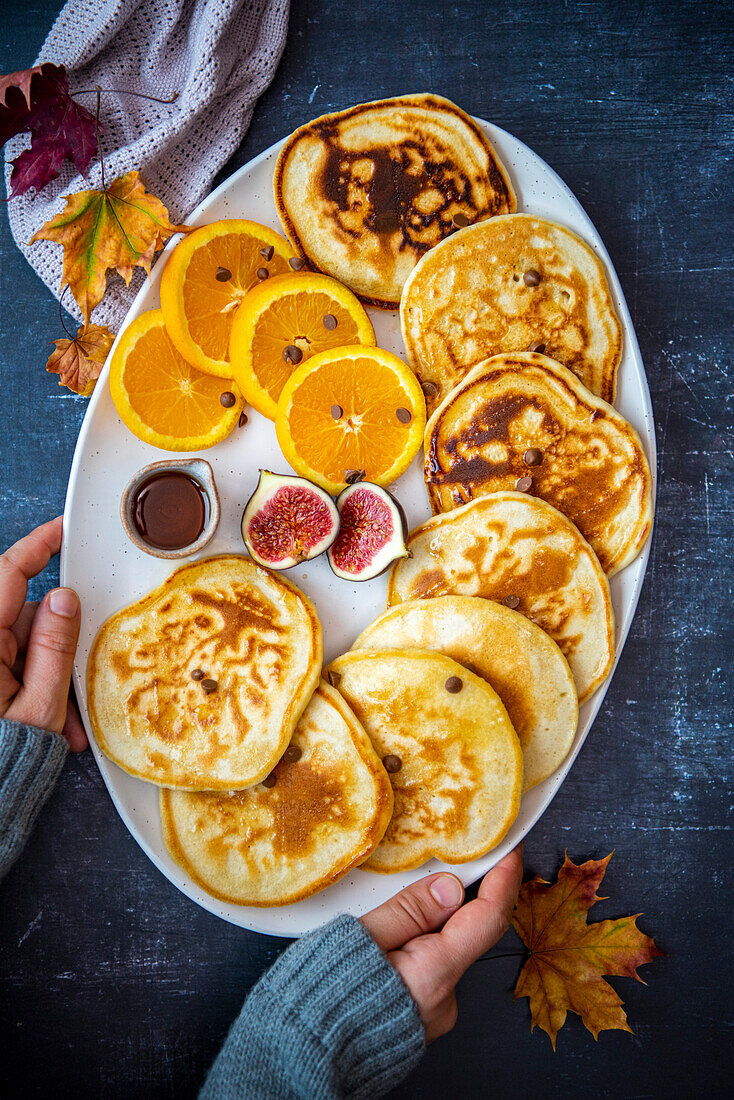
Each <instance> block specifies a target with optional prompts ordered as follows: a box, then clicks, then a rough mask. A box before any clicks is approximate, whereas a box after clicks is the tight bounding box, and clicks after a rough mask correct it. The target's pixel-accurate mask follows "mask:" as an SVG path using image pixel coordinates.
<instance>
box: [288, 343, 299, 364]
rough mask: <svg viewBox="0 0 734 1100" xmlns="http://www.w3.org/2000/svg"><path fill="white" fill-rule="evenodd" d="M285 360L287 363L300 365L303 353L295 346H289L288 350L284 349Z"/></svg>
mask: <svg viewBox="0 0 734 1100" xmlns="http://www.w3.org/2000/svg"><path fill="white" fill-rule="evenodd" d="M283 358H284V359H285V361H286V363H300V362H301V360H302V359H303V352H302V351H301V349H300V348H297V347H296V345H295V344H289V345H288V347H287V348H283Z"/></svg>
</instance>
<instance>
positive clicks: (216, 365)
mask: <svg viewBox="0 0 734 1100" xmlns="http://www.w3.org/2000/svg"><path fill="white" fill-rule="evenodd" d="M290 259H295V260H296V261H297V262H299V263H300V262H302V261H300V259H299V258H298V256H297V254H296V253H295V252H294V251H293V249H292V248H291V246H290V245H289V244H288V242H287V241H286V240H285V239H284V238H283V237H281V236H280V234H278V233H276V232H275V230H273V229H268V227H267V226H266V225H258V223H257V222H250V221H245V220H242V219H240V220H234V219H233V220H227V221H221V222H212V223H211V225H202V226H201V228H200V229H195V230H194V231H193V233H189V234H188V236H187V237H184V239H183V240H182V241H180V242H179V243H178V244H177V245H176V247H175V248H174V249H173V251H172V252H171V254H170V256H169V257H168V259H167V260H166V266H165V267H164V269H163V275H162V277H161V309H162V310H163V316H164V317H165V319H166V328H167V329H168V332H169V334H170V337H171V339H172V340H173V343H174V344H175V346H176V347H177V348H178V350H179V352H180V353H181V355H183V357H184V359H186V360H187V361H188V362H189V363H191V364H193V366H195V367H198V368H199V370H203V371H206V372H207V374H216V375H218V376H219V377H220V378H231V377H232V368H231V367H230V365H229V334H230V331H231V328H232V321H233V320H234V314H235V311H236V309H237V307H238V306H239V304H240V302H241V301H242V300H243V298H244V297H245V295H246V294H247V293H248V291H250V290H251V289H252V288H253V287H255V286H259V284H260V283H262V282H265V281H266V280H267V279H269V278H272V277H273V276H274V275H283V274H285V273H286V272H289V271H291V268H290V267H289V264H288V261H289V260H290Z"/></svg>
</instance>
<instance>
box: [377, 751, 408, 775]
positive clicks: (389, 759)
mask: <svg viewBox="0 0 734 1100" xmlns="http://www.w3.org/2000/svg"><path fill="white" fill-rule="evenodd" d="M382 766H383V767H384V769H385V771H386V772H390V773H391V774H393V775H394V774H395V772H399V771H400V769H401V768H402V766H403V762H402V760H401V759H400V757H399V756H395V755H394V754H393V753H391V752H389V753H388V754H387V756H383V758H382Z"/></svg>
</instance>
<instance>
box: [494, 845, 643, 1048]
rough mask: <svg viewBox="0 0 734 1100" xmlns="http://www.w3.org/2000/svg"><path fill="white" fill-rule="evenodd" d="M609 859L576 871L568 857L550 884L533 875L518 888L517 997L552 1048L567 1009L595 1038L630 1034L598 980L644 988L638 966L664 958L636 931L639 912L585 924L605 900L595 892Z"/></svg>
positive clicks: (615, 1000)
mask: <svg viewBox="0 0 734 1100" xmlns="http://www.w3.org/2000/svg"><path fill="white" fill-rule="evenodd" d="M611 858H612V856H611V853H610V854H609V855H608V856H607V857H606V859H598V860H594V859H590V860H588V862H586V863H582V864H581V865H580V866H577V865H576V864H575V863H572V862H571V860H570V859H569V858H568V855H566V858H565V861H564V864H563V867H562V868H561V870H560V871H559V872H558V879H557V881H556V882H555V883H554V884H553V885H551V884H550V883H548V882H546V881H545V880H544V879H542V878H540V877H538V876H536V877H535V878H534V879H532V880H531V881H530V882H524V883H523V885H522V886H521V888H520V894H519V897H518V899H517V905H516V907H515V912H514V913H513V915H512V924H513V927H514V928H515V931H516V932H517V934H518V935H519V937H520V939H521V940H522V941H523V943H524V944H525V946H526V947H527V948H528V950H529V951H530V958H529V959H528V961H527V962H526V963H525V965H524V967H523V968H522V970H521V971H520V977H519V978H518V980H517V985H516V986H515V997H528V998H529V999H530V1013H531V1017H532V1026H531V1031H532V1030H533V1029H534V1028H535V1026H536V1024H537V1025H538V1027H540V1028H542V1029H543V1031H545V1032H547V1033H548V1035H549V1036H550V1040H551V1043H552V1044H553V1049H554V1050H555V1049H556V1036H557V1035H558V1032H559V1030H560V1029H561V1028H562V1027H563V1025H564V1023H565V1022H566V1014H567V1012H569V1011H571V1012H576V1013H577V1014H578V1015H579V1016H580V1017H581V1019H582V1020H583V1022H584V1024H585V1025H586V1027H587V1028H588V1029H589V1031H590V1032H591V1034H592V1035H593V1036H594V1038H595V1039H597V1038H598V1037H599V1032H600V1031H604V1030H607V1029H610V1028H617V1029H620V1030H622V1031H630V1032H631V1031H632V1028H631V1027H630V1026H629V1024H628V1023H627V1017H626V1015H625V1013H624V1011H623V1009H622V1003H623V1002H622V1000H621V998H620V997H619V996H618V995H617V993H616V992H615V991H614V990H613V989H612V987H611V986H610V985H609V983H608V982H605V981H604V978H603V976H602V975H604V974H610V975H614V974H616V975H624V976H626V977H629V978H636V979H637V981H639V982H641V981H642V978H641V977H640V976H639V974H638V973H637V967H638V966H641V965H642V964H643V963H648V962H650V961H651V960H652V959H654V958H656V957H657V956H658V955H662V954H663V952H662V951H660V949H659V948H657V947H656V946H655V943H654V941H653V940H652V939H651V938H650V937H649V936H646V935H645V934H644V933H643V932H641V931H640V930H639V928H638V927H637V925H636V923H635V922H636V921H637V918H638V917H639V916H640V914H639V913H637V914H635V915H634V916H631V917H622V918H621V919H619V920H605V921H600V922H599V923H598V924H587V923H586V916H587V913H588V911H589V909H590V908H591V906H592V905H594V903H595V902H597V901H603V900H604V899H603V898H600V897H598V896H597V893H596V891H597V888H598V886H599V884H600V883H601V880H602V879H603V878H604V873H605V871H606V869H607V864H608V863H609V860H610V859H611ZM643 984H644V983H643Z"/></svg>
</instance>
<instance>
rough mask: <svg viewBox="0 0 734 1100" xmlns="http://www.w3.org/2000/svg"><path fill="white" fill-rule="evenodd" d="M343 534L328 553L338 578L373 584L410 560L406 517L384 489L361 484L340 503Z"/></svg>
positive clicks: (350, 489) (349, 489) (342, 496)
mask: <svg viewBox="0 0 734 1100" xmlns="http://www.w3.org/2000/svg"><path fill="white" fill-rule="evenodd" d="M336 506H337V508H338V509H339V532H338V534H337V536H336V539H335V540H334V542H333V543H332V545H331V546H330V547H329V550H328V552H327V555H328V558H329V565H330V566H331V568H332V569H333V570H334V572H335V573H336V575H337V577H343V578H344V580H349V581H369V580H372V578H373V577H377V576H379V575H380V573H384V572H385V570H386V569H387V568H388V567H389V566H390V565H392V563H393V562H394V561H397V559H398V558H404V557H407V554H408V551H407V549H406V547H405V539H406V537H407V533H408V525H407V523H406V520H405V513H404V512H403V509H402V508H401V506H400V504H399V503H398V501H397V500H396V499H395V497H394V496H391V495H390V493H388V492H387V490H386V489H383V488H382V487H381V486H380V485H373V484H372V483H371V482H367V481H358V482H356V483H355V484H354V485H347V487H346V489H344V490H343V492H341V493H340V494H339V496H338V497H337V499H336Z"/></svg>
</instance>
